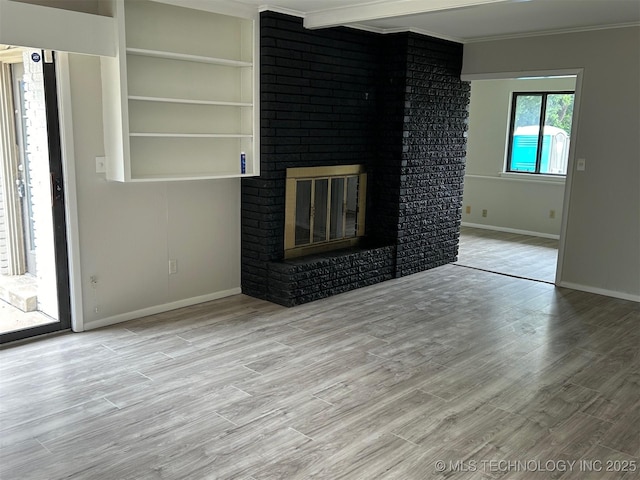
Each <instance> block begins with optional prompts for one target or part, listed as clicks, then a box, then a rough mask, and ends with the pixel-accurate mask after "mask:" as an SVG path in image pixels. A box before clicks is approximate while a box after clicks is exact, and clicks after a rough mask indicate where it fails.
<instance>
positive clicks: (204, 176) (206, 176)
mask: <svg viewBox="0 0 640 480" xmlns="http://www.w3.org/2000/svg"><path fill="white" fill-rule="evenodd" d="M256 176H258V174H257V173H235V172H227V173H225V172H222V173H199V174H198V173H196V174H193V173H187V174H167V175H163V174H158V175H137V176H136V175H133V176H132V177H131V180H130V181H131V182H168V181H172V180H214V179H222V178H243V177H256Z"/></svg>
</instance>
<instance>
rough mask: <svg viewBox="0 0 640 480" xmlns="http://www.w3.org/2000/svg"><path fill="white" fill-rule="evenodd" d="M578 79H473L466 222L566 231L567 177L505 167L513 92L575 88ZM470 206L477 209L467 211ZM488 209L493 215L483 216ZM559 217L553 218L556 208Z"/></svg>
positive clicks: (554, 233)
mask: <svg viewBox="0 0 640 480" xmlns="http://www.w3.org/2000/svg"><path fill="white" fill-rule="evenodd" d="M574 88H575V78H553V79H535V80H516V79H500V80H475V81H472V82H471V103H470V105H469V132H468V140H467V164H466V172H465V180H464V201H463V202H464V206H465V208H464V209H463V218H462V220H463V222H464V223H467V224H469V223H470V224H474V225H485V226H488V227H497V228H501V229H508V230H519V231H523V232H529V233H535V234H540V235H545V236H558V235H560V220H561V217H562V204H563V197H564V181H562V182H558V181H554V180H543V179H542V178H541V177H540V176H533V175H527V174H520V175H518V176H517V178H516V177H515V176H511V177H506V176H501V175H500V174H501V172H503V171H504V165H505V157H506V150H507V137H508V133H509V132H508V129H509V118H510V117H509V114H510V107H511V94H512V93H513V92H527V91H560V90H574ZM467 207H470V208H471V212H470V213H466V208H467ZM482 210H487V216H486V217H483V216H482ZM551 210H553V211H554V212H555V218H550V211H551Z"/></svg>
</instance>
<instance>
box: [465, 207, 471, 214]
mask: <svg viewBox="0 0 640 480" xmlns="http://www.w3.org/2000/svg"><path fill="white" fill-rule="evenodd" d="M465 211H466V212H467V215H469V214H470V213H471V205H467V208H466V210H465Z"/></svg>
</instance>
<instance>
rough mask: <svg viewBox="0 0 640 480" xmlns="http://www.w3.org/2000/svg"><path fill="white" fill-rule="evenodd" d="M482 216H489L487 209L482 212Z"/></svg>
mask: <svg viewBox="0 0 640 480" xmlns="http://www.w3.org/2000/svg"><path fill="white" fill-rule="evenodd" d="M482 216H483V217H486V216H487V209H486V208H485V209H483V210H482Z"/></svg>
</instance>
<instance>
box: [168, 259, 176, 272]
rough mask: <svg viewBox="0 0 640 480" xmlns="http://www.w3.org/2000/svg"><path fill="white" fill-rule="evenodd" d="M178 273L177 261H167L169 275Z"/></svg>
mask: <svg viewBox="0 0 640 480" xmlns="http://www.w3.org/2000/svg"><path fill="white" fill-rule="evenodd" d="M174 273H178V260H169V275H173V274H174Z"/></svg>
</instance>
